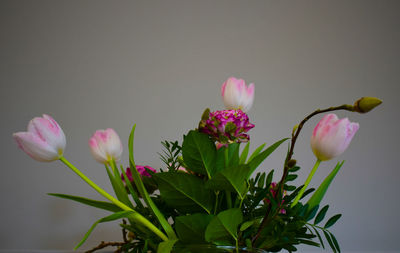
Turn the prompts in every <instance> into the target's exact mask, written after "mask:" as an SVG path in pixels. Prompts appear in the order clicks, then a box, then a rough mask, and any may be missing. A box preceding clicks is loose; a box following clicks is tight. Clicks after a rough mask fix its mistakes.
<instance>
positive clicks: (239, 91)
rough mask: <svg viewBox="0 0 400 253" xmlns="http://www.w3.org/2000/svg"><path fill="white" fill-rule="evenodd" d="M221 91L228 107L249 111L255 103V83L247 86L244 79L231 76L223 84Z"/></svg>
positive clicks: (229, 108)
mask: <svg viewBox="0 0 400 253" xmlns="http://www.w3.org/2000/svg"><path fill="white" fill-rule="evenodd" d="M221 93H222V98H223V100H224V104H225V107H226V109H228V110H236V109H241V110H242V111H243V112H248V111H249V110H250V108H251V106H252V105H253V100H254V84H253V83H251V84H250V85H249V87H247V86H246V83H245V81H244V80H243V79H236V78H234V77H230V78H228V80H226V81H225V82H224V84H222V88H221Z"/></svg>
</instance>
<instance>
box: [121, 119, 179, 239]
mask: <svg viewBox="0 0 400 253" xmlns="http://www.w3.org/2000/svg"><path fill="white" fill-rule="evenodd" d="M135 129H136V124H135V125H133V127H132V131H131V133H130V135H129V143H128V147H129V165H130V167H131V172H132V177H133V182H134V183H135V185H136V188H137V189H138V191H139V193H140V195H141V196H142V197H143V199H144V201H145V202H146V204H147V206H148V207H149V208H150V209H151V211H152V212H153V214H154V215H155V216H156V217H157V219H158V221H159V222H160V224H161V226H162V227H163V229H164V230H165V232H166V233H167V235H168V238H169V239H176V235H175V232H174V230H173V229H172V227H171V225H170V224H169V223H168V221H167V220H166V219H165V217H164V215H163V214H162V213H161V212H160V210H159V209H158V207H157V206H156V205H155V204H154V202H153V200H152V199H151V198H150V195H149V193H148V192H147V190H146V188H145V187H144V184H143V181H142V179H141V176H140V175H139V172H138V171H137V169H136V166H135V159H134V157H133V142H134V139H135Z"/></svg>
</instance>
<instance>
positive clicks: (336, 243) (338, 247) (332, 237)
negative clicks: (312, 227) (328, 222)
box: [329, 233, 340, 253]
mask: <svg viewBox="0 0 400 253" xmlns="http://www.w3.org/2000/svg"><path fill="white" fill-rule="evenodd" d="M329 234H330V235H331V239H332V242H333V244H334V245H335V246H336V250H337V251H338V252H339V253H340V246H339V243H338V241H337V240H336V237H335V236H334V235H333V234H332V233H329Z"/></svg>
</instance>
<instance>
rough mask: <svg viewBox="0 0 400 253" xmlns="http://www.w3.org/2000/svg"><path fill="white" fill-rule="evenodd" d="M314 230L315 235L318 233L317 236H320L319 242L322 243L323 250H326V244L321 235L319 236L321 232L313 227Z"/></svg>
mask: <svg viewBox="0 0 400 253" xmlns="http://www.w3.org/2000/svg"><path fill="white" fill-rule="evenodd" d="M313 229H314V231H315V233H316V234H317V236H318V240H319V242H320V243H321V246H322V248H323V249H325V245H324V242H323V240H322V237H321V235H320V234H319V232H318V230H317V229H316V228H314V227H313Z"/></svg>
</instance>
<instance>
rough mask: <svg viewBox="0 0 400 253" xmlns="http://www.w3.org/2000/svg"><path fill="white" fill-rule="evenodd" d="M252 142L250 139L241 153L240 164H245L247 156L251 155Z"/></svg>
mask: <svg viewBox="0 0 400 253" xmlns="http://www.w3.org/2000/svg"><path fill="white" fill-rule="evenodd" d="M249 149H250V142H249V141H248V142H247V144H246V146H245V147H244V149H243V151H242V153H241V154H240V159H239V164H245V163H246V159H247V156H248V155H249Z"/></svg>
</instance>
